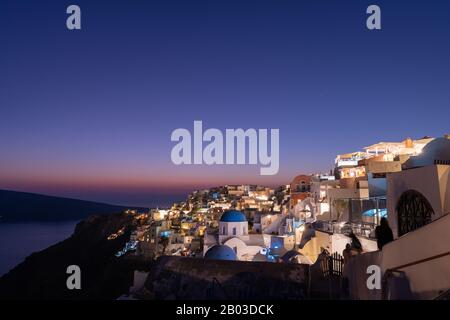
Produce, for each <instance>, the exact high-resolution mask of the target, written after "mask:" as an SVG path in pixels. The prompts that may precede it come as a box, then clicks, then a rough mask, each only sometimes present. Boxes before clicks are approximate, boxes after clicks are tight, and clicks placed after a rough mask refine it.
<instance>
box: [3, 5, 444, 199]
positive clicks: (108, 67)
mask: <svg viewBox="0 0 450 320" xmlns="http://www.w3.org/2000/svg"><path fill="white" fill-rule="evenodd" d="M70 4H78V5H79V6H80V7H81V10H82V30H80V31H69V30H67V29H66V25H65V21H66V17H67V15H66V13H65V11H66V7H67V6H68V5H70ZM370 4H378V5H379V6H380V7H381V10H382V30H380V31H369V30H367V29H366V26H365V24H366V23H365V21H366V17H367V15H366V13H365V11H366V8H367V6H368V5H370ZM449 17H450V2H448V1H400V0H396V1H356V0H354V1H350V0H345V1H344V0H341V1H325V0H321V1H317V0H309V1H300V0H296V1H275V0H273V1H263V0H254V1H249V0H239V1H237V0H236V1H234V0H208V1H196V0H183V1H181V0H180V1H170V0H161V1H20V0H15V1H5V0H2V1H1V2H0V41H1V46H0V111H1V116H0V150H1V159H0V188H6V189H14V190H23V191H33V192H41V193H47V194H54V195H64V196H73V197H78V198H83V199H90V200H99V201H106V202H112V203H124V204H127V203H130V204H139V205H157V204H163V203H167V202H168V199H169V200H170V199H173V198H183V197H184V194H185V193H186V192H187V191H188V190H191V189H194V188H197V187H203V186H211V185H217V184H226V183H239V182H241V183H263V184H269V185H276V184H282V183H288V182H289V180H290V179H291V178H292V177H293V176H294V175H296V174H298V173H312V172H316V171H327V170H329V169H330V168H331V166H332V164H333V159H334V157H335V155H336V154H339V153H344V152H350V151H356V150H359V149H361V148H362V147H364V146H367V145H370V144H372V143H375V142H378V141H400V140H403V139H404V138H406V137H413V138H419V137H422V136H424V135H431V136H441V135H442V134H444V133H447V132H448V131H449V125H448V123H449V119H450V108H449V101H450V79H449V75H450V58H449V57H450V19H449ZM194 120H203V123H204V126H205V127H215V128H219V129H223V130H224V129H225V128H238V127H242V128H280V139H281V141H280V144H281V156H280V162H281V167H280V172H279V174H278V175H276V176H272V177H261V176H259V166H250V167H249V166H231V167H224V166H213V167H207V166H196V167H194V166H181V167H176V166H174V165H173V164H172V163H171V161H170V150H171V148H172V146H173V143H171V141H170V134H171V132H172V130H174V129H175V128H180V127H184V128H189V129H191V128H192V125H193V121H194Z"/></svg>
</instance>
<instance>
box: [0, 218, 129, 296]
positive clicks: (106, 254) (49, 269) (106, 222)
mask: <svg viewBox="0 0 450 320" xmlns="http://www.w3.org/2000/svg"><path fill="white" fill-rule="evenodd" d="M123 226H125V233H124V234H123V235H122V236H120V237H118V238H116V239H114V240H107V237H108V235H110V234H111V233H114V232H117V230H119V229H120V228H121V227H123ZM132 228H133V218H132V216H130V215H127V214H123V213H122V214H113V215H99V216H91V217H89V218H87V219H85V220H84V221H82V222H80V223H79V224H78V225H77V226H76V228H75V232H74V234H73V235H72V236H71V237H70V238H68V239H66V240H64V241H62V242H60V243H58V244H56V245H53V246H51V247H49V248H47V249H45V250H43V251H40V252H37V253H33V254H32V255H30V256H29V257H27V258H26V259H25V261H24V262H23V263H21V264H19V265H18V266H16V267H15V268H14V269H12V270H11V271H10V272H9V273H7V274H5V275H4V276H3V277H1V278H0V299H14V300H15V299H33V300H35V299H115V298H117V297H118V296H120V295H121V294H123V293H126V292H127V290H128V288H129V286H130V285H131V284H132V281H133V270H134V269H135V265H134V263H133V262H132V261H131V262H130V260H129V259H123V258H121V259H117V258H116V257H115V256H114V253H116V252H117V251H118V250H120V249H121V248H123V246H124V244H125V243H126V242H127V241H128V239H129V236H130V232H131V229H132ZM69 265H78V266H79V267H80V268H81V290H68V289H67V286H66V280H67V277H68V276H69V275H68V274H67V273H66V269H67V267H68V266H69Z"/></svg>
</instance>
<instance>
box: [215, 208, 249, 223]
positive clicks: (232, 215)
mask: <svg viewBox="0 0 450 320" xmlns="http://www.w3.org/2000/svg"><path fill="white" fill-rule="evenodd" d="M220 221H222V222H246V221H247V219H246V218H245V215H244V214H243V213H242V212H240V211H237V210H230V211H226V212H225V213H224V214H222V216H221V217H220Z"/></svg>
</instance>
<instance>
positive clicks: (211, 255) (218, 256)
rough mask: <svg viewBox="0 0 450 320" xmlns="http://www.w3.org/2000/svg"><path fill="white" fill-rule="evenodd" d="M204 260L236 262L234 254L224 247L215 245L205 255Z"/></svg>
mask: <svg viewBox="0 0 450 320" xmlns="http://www.w3.org/2000/svg"><path fill="white" fill-rule="evenodd" d="M205 259H208V260H237V256H236V253H235V252H234V250H233V249H231V248H230V247H229V246H226V245H215V246H213V247H211V248H209V249H208V251H206V253H205Z"/></svg>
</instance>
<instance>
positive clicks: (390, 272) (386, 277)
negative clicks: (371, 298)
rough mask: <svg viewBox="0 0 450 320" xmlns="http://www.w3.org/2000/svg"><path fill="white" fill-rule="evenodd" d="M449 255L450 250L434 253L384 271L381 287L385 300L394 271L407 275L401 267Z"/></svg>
mask: <svg viewBox="0 0 450 320" xmlns="http://www.w3.org/2000/svg"><path fill="white" fill-rule="evenodd" d="M448 255H450V251H448V252H444V253H441V254H437V255H434V256H431V257H428V258H425V259H420V260H416V261H413V262H409V263H406V264H402V265H400V266H397V267H395V268H389V269H387V270H386V271H385V273H384V276H383V285H382V288H381V297H382V299H383V300H386V299H387V295H388V294H389V292H388V291H387V287H388V286H387V285H388V283H389V280H390V279H391V278H392V277H393V276H394V273H396V272H397V273H401V274H404V275H405V274H406V273H405V271H402V270H401V269H404V268H408V267H411V266H415V265H418V264H421V263H425V262H428V261H432V260H436V259H439V258H442V257H445V256H448Z"/></svg>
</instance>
